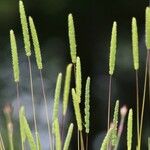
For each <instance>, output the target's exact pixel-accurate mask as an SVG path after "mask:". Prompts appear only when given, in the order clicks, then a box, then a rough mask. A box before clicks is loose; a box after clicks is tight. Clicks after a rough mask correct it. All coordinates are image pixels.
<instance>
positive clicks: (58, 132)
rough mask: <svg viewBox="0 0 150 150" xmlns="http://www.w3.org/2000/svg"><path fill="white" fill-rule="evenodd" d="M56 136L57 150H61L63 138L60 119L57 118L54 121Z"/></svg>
mask: <svg viewBox="0 0 150 150" xmlns="http://www.w3.org/2000/svg"><path fill="white" fill-rule="evenodd" d="M54 134H55V139H56V150H61V136H60V129H59V121H58V118H56V119H55V121H54Z"/></svg>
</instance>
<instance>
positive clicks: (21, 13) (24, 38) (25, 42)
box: [19, 1, 31, 56]
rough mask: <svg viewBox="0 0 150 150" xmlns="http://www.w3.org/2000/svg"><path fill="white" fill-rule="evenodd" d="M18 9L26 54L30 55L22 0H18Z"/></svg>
mask: <svg viewBox="0 0 150 150" xmlns="http://www.w3.org/2000/svg"><path fill="white" fill-rule="evenodd" d="M19 11H20V19H21V26H22V33H23V40H24V46H25V51H26V55H27V56H31V46H30V37H29V29H28V23H27V17H26V13H25V9H24V5H23V2H22V1H19Z"/></svg>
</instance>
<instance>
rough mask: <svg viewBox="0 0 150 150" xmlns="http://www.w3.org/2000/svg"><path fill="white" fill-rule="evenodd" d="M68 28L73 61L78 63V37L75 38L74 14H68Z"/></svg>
mask: <svg viewBox="0 0 150 150" xmlns="http://www.w3.org/2000/svg"><path fill="white" fill-rule="evenodd" d="M68 28H69V29H68V30H69V33H68V34H69V44H70V54H71V59H72V63H76V53H77V52H76V51H77V50H76V39H75V29H74V22H73V16H72V14H69V15H68Z"/></svg>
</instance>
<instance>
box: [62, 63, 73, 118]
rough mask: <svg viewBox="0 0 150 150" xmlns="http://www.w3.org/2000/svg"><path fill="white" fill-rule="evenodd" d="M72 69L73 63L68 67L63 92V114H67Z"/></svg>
mask: <svg viewBox="0 0 150 150" xmlns="http://www.w3.org/2000/svg"><path fill="white" fill-rule="evenodd" d="M71 71H72V64H69V65H68V66H67V69H66V77H65V86H64V93H63V115H64V116H65V115H66V112H67V107H68V99H69V92H70V81H71Z"/></svg>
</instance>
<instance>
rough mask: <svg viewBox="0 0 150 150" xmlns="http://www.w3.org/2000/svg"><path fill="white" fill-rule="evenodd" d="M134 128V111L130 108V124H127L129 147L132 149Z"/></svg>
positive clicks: (129, 149)
mask: <svg viewBox="0 0 150 150" xmlns="http://www.w3.org/2000/svg"><path fill="white" fill-rule="evenodd" d="M132 128H133V111H132V109H130V110H129V114H128V126H127V148H128V150H131V148H132V130H133V129H132Z"/></svg>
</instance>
